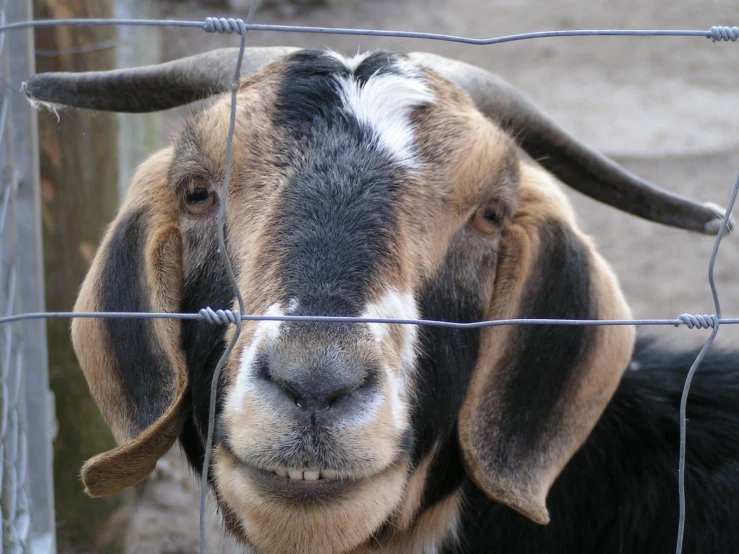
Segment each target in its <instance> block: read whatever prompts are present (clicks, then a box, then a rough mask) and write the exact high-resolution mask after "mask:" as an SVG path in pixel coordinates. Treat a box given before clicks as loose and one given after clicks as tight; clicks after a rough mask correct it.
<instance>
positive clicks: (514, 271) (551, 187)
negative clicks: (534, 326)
mask: <svg viewBox="0 0 739 554" xmlns="http://www.w3.org/2000/svg"><path fill="white" fill-rule="evenodd" d="M521 177H522V178H521V185H520V188H521V205H520V206H519V209H518V212H517V213H516V215H515V216H514V219H513V222H512V224H511V225H510V226H509V227H508V229H507V230H506V234H505V236H504V238H503V243H504V244H505V249H506V253H505V255H504V257H503V259H502V260H501V261H500V267H499V270H498V271H499V275H498V278H497V279H496V290H495V293H494V297H493V301H492V304H491V308H490V312H489V314H488V318H489V319H508V318H515V317H517V315H518V313H519V311H518V310H519V304H520V302H521V295H522V292H523V290H524V285H525V283H526V279H527V276H528V275H529V274H531V272H532V271H534V267H533V265H532V264H533V262H534V260H535V259H536V253H537V251H538V240H539V239H538V236H537V229H538V227H539V225H540V224H541V223H543V222H545V221H547V220H552V219H554V220H555V221H562V222H564V223H566V224H567V226H568V228H569V229H570V231H571V232H573V233H574V234H575V236H577V237H578V239H579V240H580V241H582V243H583V245H585V246H586V248H587V250H588V252H589V256H590V258H591V261H592V264H591V265H592V273H593V279H592V280H593V281H594V283H595V287H594V288H595V290H594V291H593V292H592V294H593V295H594V296H595V297H596V298H597V299H598V304H599V317H600V318H602V319H628V318H629V317H630V312H629V310H628V308H627V306H626V303H625V301H624V299H623V296H622V295H621V292H620V289H619V287H618V282H617V280H616V278H615V276H614V275H613V273H612V272H611V271H610V269H609V268H608V266H607V265H606V264H605V262H603V261H602V259H601V258H600V257H599V255H598V254H597V253H596V251H595V249H594V248H593V246H592V243H591V241H590V240H589V239H588V238H587V237H585V236H584V235H583V234H582V233H581V232H580V231H579V230H578V229H577V226H576V223H575V220H574V214H573V213H572V210H571V208H570V206H569V203H568V202H567V201H566V199H565V198H564V195H563V194H562V192H561V191H560V190H559V189H558V188H557V185H556V184H555V183H554V181H553V179H551V177H549V176H548V175H547V174H545V173H543V172H541V171H539V170H537V169H534V168H532V167H524V168H523V169H522V173H521ZM509 260H510V261H509ZM512 260H517V263H513V262H512ZM515 335H516V329H515V328H512V327H509V326H507V327H495V328H489V329H486V330H485V331H484V332H483V334H482V344H481V352H480V357H479V359H478V365H477V368H476V370H475V373H474V375H473V377H472V381H471V382H470V386H469V389H468V394H467V397H466V398H465V402H464V405H463V407H462V410H461V412H460V418H459V434H460V442H461V444H462V449H463V454H464V461H465V465H466V467H467V469H468V471H469V473H470V475H471V476H472V478H473V479H474V480H475V482H476V483H477V485H478V486H479V487H481V488H482V489H483V490H484V491H485V492H486V493H487V494H488V495H489V496H490V497H491V498H493V499H495V500H497V501H499V502H502V503H505V504H508V505H509V506H511V507H513V508H515V509H516V510H518V511H520V512H521V513H523V514H524V515H526V516H527V517H529V518H530V519H532V520H534V521H536V522H538V523H547V522H548V521H549V514H548V511H547V508H546V495H547V492H548V491H549V488H550V486H551V485H552V483H553V482H554V480H555V479H556V477H557V476H558V475H559V473H560V471H561V470H562V469H563V468H564V466H565V465H566V463H567V462H568V461H569V459H570V458H571V457H572V455H573V454H574V452H575V451H576V450H577V449H578V448H579V447H580V446H581V445H582V443H583V442H584V440H585V439H586V438H587V435H588V434H589V432H590V431H591V430H592V428H593V427H594V425H595V423H596V422H597V420H598V417H599V416H600V414H601V413H602V411H603V409H604V408H605V406H606V404H607V403H608V400H610V397H611V395H612V393H613V391H614V390H615V387H616V385H617V384H618V382H619V380H620V378H621V375H622V374H623V371H624V370H625V369H626V365H627V363H628V360H629V358H630V354H631V349H632V347H633V341H634V329H633V327H605V328H602V329H599V330H598V331H597V337H598V338H597V340H596V347H595V349H594V350H593V353H592V356H591V359H590V360H588V361H587V362H586V363H585V364H583V365H584V367H583V368H581V369H580V370H579V371H578V373H577V374H578V383H577V385H576V387H575V388H574V390H571V391H570V393H569V394H568V395H567V396H566V397H565V398H562V399H561V400H560V401H559V404H560V406H562V417H561V419H560V421H558V423H557V424H556V433H555V434H554V435H553V436H551V437H550V438H549V439H548V440H547V443H546V447H545V450H543V451H539V452H532V453H531V456H530V457H529V458H528V459H527V461H529V466H528V467H526V468H523V467H521V468H518V469H517V470H516V473H515V474H510V473H509V472H508V470H507V469H504V468H501V469H496V468H495V466H494V465H493V464H492V463H491V462H490V461H489V460H487V459H486V457H485V454H484V452H486V451H491V450H493V449H494V448H495V447H494V446H493V445H494V444H495V440H496V439H495V433H494V431H493V430H490V429H487V430H485V431H483V430H481V429H480V424H479V422H478V420H477V411H478V409H479V407H480V406H482V405H485V406H487V410H493V409H494V408H493V407H494V406H496V405H498V404H499V403H500V402H499V398H500V395H501V394H502V392H501V390H500V389H499V388H498V387H497V383H498V380H499V379H501V378H499V377H497V376H496V365H497V363H498V361H499V360H500V357H501V355H502V354H503V351H504V345H507V344H509V343H510V341H512V340H516V339H515ZM503 378H504V377H503ZM497 417H499V418H503V417H505V414H499V415H498V416H497ZM481 433H484V434H482V435H481Z"/></svg>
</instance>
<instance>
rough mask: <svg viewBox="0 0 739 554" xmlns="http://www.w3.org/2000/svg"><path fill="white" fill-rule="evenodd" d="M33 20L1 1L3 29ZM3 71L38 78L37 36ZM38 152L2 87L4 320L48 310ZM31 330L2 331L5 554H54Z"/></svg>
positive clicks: (0, 302) (38, 362)
mask: <svg viewBox="0 0 739 554" xmlns="http://www.w3.org/2000/svg"><path fill="white" fill-rule="evenodd" d="M30 16H31V1H30V0H0V22H2V23H0V24H4V23H5V22H6V21H13V20H16V21H18V20H27V19H29V18H30ZM0 72H1V74H2V79H3V81H4V82H5V83H10V82H13V81H18V80H20V79H24V78H26V77H27V76H28V75H30V74H32V73H33V72H34V71H33V35H32V33H26V32H23V33H19V34H7V33H4V34H3V36H0ZM36 152H37V146H36V130H35V117H34V114H33V112H32V110H31V109H30V108H29V106H28V105H27V104H26V103H25V102H24V101H23V98H22V97H21V96H20V95H18V96H17V97H16V98H13V97H12V89H11V88H9V87H1V88H0V314H2V315H8V314H11V313H18V310H21V311H24V310H29V309H31V310H36V309H43V307H44V303H43V273H42V267H41V265H42V264H41V250H40V248H41V244H40V234H41V233H40V224H39V219H38V218H39V215H40V213H39V206H38V194H39V187H38V178H37V175H38V173H37V167H38V159H37V155H36ZM21 276H23V277H22V278H21ZM26 323H28V322H24V323H23V324H22V325H8V326H5V327H3V328H2V329H0V520H1V521H2V539H1V540H0V554H16V553H22V552H23V553H25V552H27V553H32V554H49V553H51V552H54V551H55V550H56V549H55V540H54V512H53V492H52V491H53V489H52V472H51V435H52V427H53V426H52V425H51V421H52V420H51V417H50V413H49V412H50V405H49V400H50V392H49V390H48V374H47V363H46V334H45V325H43V324H42V325H32V326H28V325H27V324H26ZM25 336H33V337H34V338H35V340H34V341H24V340H23V338H24V337H25ZM29 402H30V406H29ZM35 516H38V518H37V519H36V517H35Z"/></svg>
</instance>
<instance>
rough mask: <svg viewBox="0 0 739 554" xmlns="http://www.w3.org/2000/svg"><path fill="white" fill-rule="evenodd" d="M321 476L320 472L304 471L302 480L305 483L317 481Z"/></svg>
mask: <svg viewBox="0 0 739 554" xmlns="http://www.w3.org/2000/svg"><path fill="white" fill-rule="evenodd" d="M320 476H321V472H320V471H304V472H303V479H305V480H306V481H318V478H319V477H320Z"/></svg>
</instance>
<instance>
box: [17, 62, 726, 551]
mask: <svg viewBox="0 0 739 554" xmlns="http://www.w3.org/2000/svg"><path fill="white" fill-rule="evenodd" d="M235 56H236V53H235V52H234V51H233V50H230V49H229V50H221V51H214V52H210V53H207V54H202V55H199V56H194V57H192V58H185V59H182V60H177V61H174V62H169V63H165V64H161V65H157V66H150V67H146V68H138V69H126V70H117V71H110V72H102V73H93V74H81V75H79V74H43V75H37V76H35V77H34V78H32V79H31V80H29V82H28V83H26V84H25V90H26V93H27V95H28V96H29V98H31V99H32V100H34V101H41V102H51V103H55V104H62V105H70V106H77V107H82V108H88V109H100V110H112V111H129V112H145V111H152V110H162V109H167V108H170V107H173V106H177V105H182V104H186V103H189V102H193V101H195V100H200V99H203V98H206V97H208V96H211V95H214V94H219V93H223V92H225V91H227V90H229V86H230V79H231V77H230V76H231V74H232V71H233V64H234V61H235ZM242 71H243V73H244V75H245V77H244V78H243V79H242V80H241V83H240V86H239V89H238V108H237V120H236V126H235V135H234V148H233V162H232V173H231V180H230V184H229V193H228V194H229V198H228V204H227V207H228V209H227V213H226V222H225V230H226V239H227V240H226V242H227V255H228V257H229V259H230V261H231V264H232V265H233V267H234V270H235V273H236V275H237V279H238V285H239V287H240V290H241V292H242V294H243V297H244V301H245V309H246V311H247V312H248V313H255V314H267V315H284V314H287V315H331V316H369V317H385V318H396V317H397V318H417V317H422V318H425V319H437V320H447V321H457V322H468V321H475V320H481V319H502V318H514V317H515V318H570V319H630V317H631V316H630V310H629V308H628V306H627V303H626V301H625V299H624V297H623V295H622V292H621V289H620V286H619V283H618V280H617V277H616V276H615V275H614V273H613V272H612V270H611V269H610V267H609V266H608V264H607V263H606V262H605V260H604V259H603V258H602V257H601V256H600V255H599V253H598V251H597V250H596V248H595V246H594V244H593V242H592V241H591V240H590V238H588V237H587V236H586V235H584V234H583V233H582V232H581V231H580V230H579V228H578V226H577V223H576V219H575V215H574V213H573V210H572V208H571V207H570V205H569V203H568V201H567V199H566V197H565V196H564V194H563V193H562V191H561V190H560V189H559V185H558V184H557V183H556V182H555V177H556V178H559V179H560V180H561V181H563V182H564V183H566V184H567V185H569V186H572V187H574V188H576V189H578V190H580V191H582V192H584V193H586V194H588V195H590V196H592V197H594V198H596V199H598V200H601V201H603V202H605V203H608V204H610V205H612V206H615V207H617V208H620V209H623V210H625V211H628V212H630V213H633V214H635V215H638V216H640V217H644V218H648V219H651V220H653V221H656V222H659V223H663V224H668V225H673V226H679V227H683V228H686V229H691V230H694V231H700V232H709V233H715V232H716V231H717V230H718V228H719V225H720V223H721V218H720V217H719V216H717V215H716V212H715V209H714V208H713V207H711V206H710V205H703V204H698V203H695V202H692V201H690V200H688V199H686V198H682V197H678V196H676V195H673V194H670V193H668V192H666V191H664V190H661V189H659V188H657V187H655V186H653V185H650V184H649V183H646V182H644V181H641V180H640V179H639V178H638V177H636V176H634V175H631V174H629V173H627V172H626V171H625V170H624V169H623V168H621V167H620V166H618V165H616V164H615V163H613V162H612V161H610V160H608V159H606V158H604V157H603V156H601V155H600V154H598V153H596V152H594V151H593V150H591V149H589V148H588V147H586V146H585V145H583V144H581V143H579V142H578V141H576V140H575V139H574V138H573V137H571V136H570V135H568V134H567V133H565V131H563V130H562V129H561V128H559V127H558V126H557V125H556V124H555V123H554V122H553V121H552V120H551V119H549V118H548V116H546V115H545V114H543V113H542V112H541V111H540V110H539V109H538V108H536V107H535V106H533V105H532V104H531V103H530V102H529V101H528V100H526V99H525V98H524V97H523V96H522V95H521V94H520V93H518V92H517V91H515V90H514V89H513V88H512V87H511V86H510V85H508V84H507V83H505V82H504V81H502V80H500V79H499V78H497V77H495V76H493V75H491V74H489V73H487V72H486V71H484V70H482V69H479V68H476V67H472V66H469V65H466V64H463V63H460V62H456V61H452V60H448V59H444V58H441V57H438V56H434V55H431V54H421V53H413V54H408V55H401V54H395V53H390V52H371V53H366V54H362V55H358V56H357V57H354V58H344V57H343V56H341V55H338V54H336V53H332V52H322V51H312V50H297V49H287V48H272V49H270V48H261V49H260V48H256V49H249V50H247V54H246V57H245V61H244V64H243V67H242ZM230 102H231V100H230V97H229V96H220V97H218V98H215V99H214V101H213V102H212V103H211V104H210V105H209V106H207V107H205V108H204V109H203V110H202V111H200V112H199V113H196V114H194V115H192V116H191V117H190V118H189V119H188V120H187V122H186V124H185V126H184V129H183V131H182V132H181V133H180V134H179V136H178V137H177V139H176V140H175V141H174V144H173V145H172V146H170V147H168V148H165V149H163V150H161V151H159V152H158V153H156V154H154V155H153V156H151V157H150V158H149V159H148V160H147V161H145V162H144V163H143V164H142V165H141V166H140V167H139V169H138V171H137V173H136V175H135V177H134V179H133V182H132V184H131V186H130V188H129V190H128V193H127V196H126V199H125V202H124V203H123V206H122V207H121V209H120V212H119V214H118V215H117V217H116V218H115V220H114V221H113V223H112V225H111V227H110V228H109V229H108V230H107V232H106V233H105V237H104V238H103V240H102V244H101V246H100V248H99V250H98V251H97V253H96V255H95V258H94V261H93V262H92V266H91V268H90V270H89V273H88V274H87V277H86V279H85V281H84V283H83V285H82V287H81V290H80V293H79V298H78V300H77V303H76V305H75V310H76V311H96V310H102V311H140V312H143V311H155V312H198V310H200V309H201V308H203V307H205V306H210V307H212V308H214V309H219V308H221V309H231V308H234V307H235V291H234V290H233V289H232V287H231V285H230V282H229V280H228V278H227V274H226V272H225V269H224V266H223V264H222V261H221V259H220V254H219V249H218V244H217V240H216V236H217V233H216V230H217V228H216V211H217V207H218V205H219V202H220V198H219V186H218V184H219V182H220V181H221V179H222V178H223V175H224V172H225V167H224V160H225V137H226V130H227V127H228V121H229V112H230ZM514 137H515V141H514ZM516 141H517V142H516ZM526 156H531V157H532V158H534V159H537V160H540V163H541V166H543V168H544V169H542V168H541V167H539V166H537V165H536V164H534V163H532V162H531V161H529V160H528V159H527V158H526ZM545 169H546V170H548V172H547V171H545ZM233 333H234V328H233V326H230V327H229V328H228V329H225V328H224V327H219V326H211V325H208V324H207V323H205V322H203V321H195V320H187V321H179V320H178V321H174V320H138V319H137V320H121V319H110V320H104V319H77V320H75V321H74V322H73V324H72V339H73V343H74V347H75V349H76V352H77V355H78V357H79V360H80V363H81V366H82V369H83V371H84V373H85V377H86V379H87V382H88V384H89V387H90V391H91V393H92V395H93V396H94V398H95V400H96V402H97V404H98V406H99V407H100V409H101V411H102V413H103V415H104V417H105V418H106V421H107V422H108V424H109V426H110V427H111V429H112V431H113V433H114V435H115V437H116V440H117V441H118V443H119V446H118V447H117V448H116V449H114V450H112V451H110V452H106V453H103V454H100V455H98V456H96V457H94V458H92V459H91V460H89V461H88V462H87V463H86V464H85V466H84V468H83V471H82V478H83V481H84V484H85V487H86V491H87V493H88V494H90V495H91V496H102V495H109V494H114V493H117V492H119V491H120V490H122V489H123V488H125V487H128V486H131V485H134V484H136V483H138V482H140V481H141V480H142V479H143V478H145V476H146V475H147V474H149V473H150V472H151V470H152V469H153V467H154V464H155V463H156V461H157V459H159V458H160V457H161V456H162V455H163V454H164V453H165V452H166V451H167V450H168V449H169V448H170V447H171V446H172V445H173V444H174V443H175V441H177V440H178V439H179V442H180V444H181V446H182V448H183V450H184V452H185V453H186V455H187V458H188V460H189V463H190V464H191V465H192V467H193V468H194V469H195V470H197V471H202V468H203V459H204V444H205V440H206V429H207V418H208V414H209V409H210V406H209V390H210V386H211V382H212V377H213V372H214V367H215V364H216V362H217V360H218V359H219V357H220V356H221V355H222V354H223V352H224V349H225V345H226V343H227V341H229V340H231V338H232V337H233ZM694 356H695V353H693V352H686V353H676V352H674V351H672V350H671V349H668V348H665V347H660V346H659V344H657V343H655V342H654V341H649V340H646V339H642V338H640V339H637V338H636V332H635V328H634V327H633V326H601V327H582V326H556V325H536V326H502V327H490V328H485V329H483V330H480V329H478V330H460V329H449V328H436V327H434V328H432V327H413V326H403V325H391V324H346V323H315V322H313V323H305V322H290V323H286V322H275V321H262V322H258V323H257V322H244V323H243V326H242V332H241V336H240V338H239V339H238V341H237V343H236V346H235V349H234V351H233V353H232V355H231V356H230V357H229V358H228V360H227V362H226V365H225V366H224V370H223V373H222V375H221V380H220V382H219V383H218V397H217V403H216V405H215V406H214V407H213V409H214V410H215V414H216V431H215V435H214V437H215V438H214V440H215V443H214V444H215V448H214V453H213V457H212V465H211V473H210V474H209V484H210V486H211V488H212V490H213V492H214V493H215V496H216V498H217V501H218V504H219V506H220V507H221V509H222V514H223V520H224V522H225V525H226V527H227V528H228V530H229V531H230V532H231V533H232V534H233V535H234V536H235V537H237V539H238V540H239V541H240V542H242V543H243V544H244V545H245V548H246V549H247V550H248V551H249V552H251V551H254V552H263V553H283V552H290V553H292V552H305V553H347V552H352V553H370V552H403V553H405V552H419V553H420V552H422V553H441V552H444V553H452V552H455V553H487V552H505V553H544V552H546V553H572V552H577V553H598V554H601V553H616V552H624V553H630V554H634V553H642V552H643V553H647V552H648V553H650V554H651V553H656V552H658V553H662V552H665V553H666V552H672V551H674V548H675V537H676V529H677V465H678V464H677V458H678V442H679V441H678V428H679V421H678V406H679V399H680V392H681V389H682V383H683V380H684V377H685V374H686V371H687V368H688V367H689V365H690V362H691V361H692V360H693V359H694ZM630 364H632V365H631V367H639V368H640V369H639V370H638V371H627V368H628V367H630ZM737 397H739V371H738V366H737V361H736V353H734V352H724V353H721V352H719V353H713V354H709V355H708V356H707V358H706V359H705V361H704V362H703V365H702V369H701V373H700V375H699V377H698V378H697V379H696V381H695V384H694V385H693V390H692V401H691V402H690V404H689V406H688V418H689V420H690V425H689V427H688V443H689V445H690V449H689V450H688V457H687V473H686V476H685V477H686V488H687V495H688V496H687V498H688V504H687V527H686V532H685V547H684V552H686V553H688V552H690V553H703V554H707V553H717V552H735V551H737V550H739V473H738V472H737V470H738V469H739V438H737V432H736V430H737V428H739V404H738V403H737V402H736V398H737Z"/></svg>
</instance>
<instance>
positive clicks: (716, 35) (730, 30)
mask: <svg viewBox="0 0 739 554" xmlns="http://www.w3.org/2000/svg"><path fill="white" fill-rule="evenodd" d="M709 33H710V34H711V36H710V38H711V42H721V41H722V40H724V41H726V42H728V41H731V42H736V41H737V39H739V27H722V26H716V25H714V26H713V27H711V29H710V31H709Z"/></svg>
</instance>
